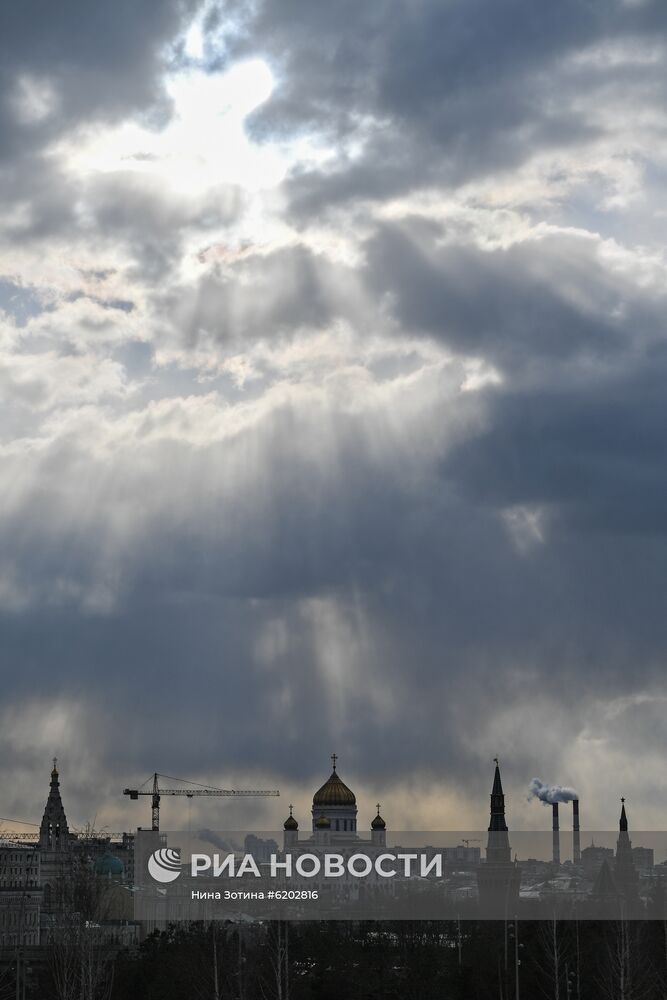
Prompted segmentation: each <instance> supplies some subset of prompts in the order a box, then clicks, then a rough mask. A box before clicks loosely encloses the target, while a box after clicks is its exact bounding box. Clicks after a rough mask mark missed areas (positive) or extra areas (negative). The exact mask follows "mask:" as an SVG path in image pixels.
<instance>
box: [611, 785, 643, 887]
mask: <svg viewBox="0 0 667 1000" xmlns="http://www.w3.org/2000/svg"><path fill="white" fill-rule="evenodd" d="M614 879H615V881H616V885H617V886H618V891H619V892H620V894H621V896H622V897H623V898H624V900H625V901H626V903H629V904H630V905H633V904H635V903H637V902H638V899H639V893H638V883H639V875H638V874H637V869H636V868H635V863H634V859H633V857H632V841H631V840H630V835H629V833H628V817H627V814H626V812H625V799H624V798H622V799H621V818H620V820H619V823H618V840H617V841H616V858H615V861H614Z"/></svg>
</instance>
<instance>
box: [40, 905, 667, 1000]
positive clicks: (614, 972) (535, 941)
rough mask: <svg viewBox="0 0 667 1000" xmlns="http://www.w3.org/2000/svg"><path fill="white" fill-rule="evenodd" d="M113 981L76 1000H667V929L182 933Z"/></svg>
mask: <svg viewBox="0 0 667 1000" xmlns="http://www.w3.org/2000/svg"><path fill="white" fill-rule="evenodd" d="M107 973H108V975H107V976H106V977H97V979H95V977H93V978H92V979H91V980H90V985H91V992H90V993H88V992H86V991H83V990H81V989H80V987H81V983H80V982H79V990H80V991H78V992H77V994H76V997H75V998H74V997H73V1000H315V998H317V1000H343V998H344V1000H376V998H377V1000H380V998H383V1000H385V998H386V1000H390V998H395V1000H399V998H400V1000H431V998H432V1000H436V998H437V1000H515V998H517V989H518V996H519V998H521V997H523V998H524V1000H536V998H539V997H548V998H553V1000H607V998H608V1000H667V922H665V921H664V920H652V921H618V922H614V921H605V922H598V923H594V922H580V923H576V924H575V923H565V922H562V921H553V922H551V923H550V922H535V921H525V922H519V923H518V925H515V923H514V922H513V921H509V922H507V923H505V922H503V921H499V922H479V923H472V922H461V923H460V924H459V923H458V922H456V921H451V922H449V921H448V922H428V923H427V922H414V923H408V922H401V923H391V924H388V923H364V924H352V923H336V922H326V923H325V922H322V923H290V924H287V923H285V922H273V923H264V924H243V923H241V924H239V923H223V922H217V923H215V924H213V925H210V924H209V925H204V924H201V923H194V924H189V925H184V924H181V925H174V926H171V927H170V928H169V929H168V930H166V931H163V932H156V933H155V934H153V935H152V936H150V937H149V938H147V939H146V940H145V941H144V942H143V943H142V944H141V946H140V947H139V949H138V950H137V951H135V952H126V953H124V952H120V953H119V954H117V955H116V956H115V961H114V962H113V966H107ZM31 992H32V993H33V995H34V996H35V997H36V998H38V1000H69V997H67V996H66V995H64V994H63V992H62V980H61V982H60V984H59V983H58V982H55V981H54V978H53V976H52V973H51V967H48V968H46V967H45V968H44V969H43V970H41V973H40V976H39V982H38V983H36V984H35V986H34V987H33V990H32V991H31Z"/></svg>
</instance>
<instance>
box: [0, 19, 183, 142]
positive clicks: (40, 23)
mask: <svg viewBox="0 0 667 1000" xmlns="http://www.w3.org/2000/svg"><path fill="white" fill-rule="evenodd" d="M198 6H199V4H198V3H197V2H196V0H166V2H162V0H148V2H146V3H142V4H140V5H137V4H135V3H132V2H129V0H121V2H120V3H115V4H113V5H110V4H100V3H81V2H80V0H67V2H64V3H61V4H59V5H58V8H57V10H56V9H55V8H53V7H51V6H50V5H49V4H46V3H44V2H42V0H27V2H25V3H14V4H9V5H5V8H4V10H3V14H2V30H1V31H0V66H1V67H2V70H1V73H2V94H3V98H2V104H1V107H2V119H0V125H1V126H2V127H1V128H0V134H1V135H2V142H1V144H0V159H1V160H7V159H16V158H19V157H24V156H29V155H30V154H31V153H34V151H35V150H36V149H39V147H40V146H43V145H44V143H45V142H47V141H48V140H50V139H53V138H54V137H56V136H58V135H59V134H60V132H61V131H62V130H63V129H64V128H66V127H67V126H70V125H72V124H78V123H81V122H85V121H89V120H91V119H92V118H98V119H103V120H106V121H114V120H118V119H119V118H120V117H121V116H123V115H127V114H130V113H132V112H136V111H139V110H143V109H146V108H149V107H152V106H154V105H155V104H156V103H160V102H164V91H163V88H162V82H161V80H160V73H161V72H162V71H163V70H164V65H165V51H164V50H165V46H166V45H167V44H168V43H169V42H171V41H172V39H173V37H174V35H175V34H176V33H177V32H178V30H179V28H180V27H182V26H183V24H184V23H185V22H186V19H187V17H188V15H191V14H192V13H193V12H194V11H195V10H196V9H197V7H198ZM22 78H23V79H27V80H34V81H36V82H37V83H38V84H44V85H45V86H47V87H48V88H52V108H50V107H48V105H49V103H51V101H50V100H47V99H46V98H45V100H46V104H47V106H46V107H45V108H44V109H43V113H41V112H40V110H39V108H38V109H37V111H36V112H34V113H33V114H32V115H31V114H30V113H28V114H27V115H25V116H24V119H25V120H24V121H20V118H21V115H20V113H19V112H17V108H16V102H17V100H18V101H19V104H20V98H21V94H20V92H19V94H18V95H17V93H16V87H17V84H18V83H19V81H20V80H21V79H22ZM28 96H29V95H28ZM19 110H20V109H19Z"/></svg>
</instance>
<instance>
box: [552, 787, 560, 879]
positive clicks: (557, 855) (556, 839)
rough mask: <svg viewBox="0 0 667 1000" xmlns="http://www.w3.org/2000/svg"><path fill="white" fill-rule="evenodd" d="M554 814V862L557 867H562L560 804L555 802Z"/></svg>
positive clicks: (553, 805) (553, 806)
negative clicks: (559, 823) (559, 822)
mask: <svg viewBox="0 0 667 1000" xmlns="http://www.w3.org/2000/svg"><path fill="white" fill-rule="evenodd" d="M551 809H552V813H553V826H552V830H553V855H554V857H553V860H554V864H555V865H560V832H559V826H558V803H557V802H554V803H553V804H552V806H551Z"/></svg>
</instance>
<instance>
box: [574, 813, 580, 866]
mask: <svg viewBox="0 0 667 1000" xmlns="http://www.w3.org/2000/svg"><path fill="white" fill-rule="evenodd" d="M572 860H573V861H574V863H575V865H578V864H581V846H580V844H579V799H572Z"/></svg>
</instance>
